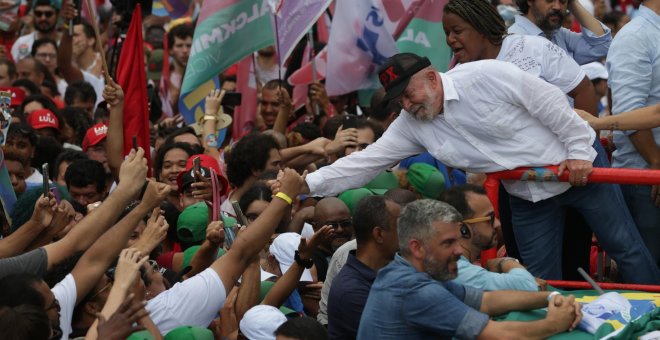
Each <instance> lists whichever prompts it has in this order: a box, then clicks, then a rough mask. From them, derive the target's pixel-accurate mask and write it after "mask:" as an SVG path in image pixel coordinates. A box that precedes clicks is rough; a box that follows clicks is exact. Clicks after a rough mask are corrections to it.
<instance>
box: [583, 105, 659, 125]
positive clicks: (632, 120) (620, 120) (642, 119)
mask: <svg viewBox="0 0 660 340" xmlns="http://www.w3.org/2000/svg"><path fill="white" fill-rule="evenodd" d="M576 111H577V110H576ZM577 113H578V114H580V117H582V118H583V119H584V120H586V121H587V122H588V123H589V125H591V127H592V128H594V130H644V129H653V128H656V127H660V104H656V105H653V106H647V107H643V108H640V109H637V110H633V111H629V112H624V113H620V114H617V115H613V116H605V117H601V118H596V117H592V116H591V115H585V114H584V111H577Z"/></svg>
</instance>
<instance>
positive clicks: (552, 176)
mask: <svg viewBox="0 0 660 340" xmlns="http://www.w3.org/2000/svg"><path fill="white" fill-rule="evenodd" d="M558 168H559V167H558V166H556V165H554V166H548V167H538V168H518V169H514V170H505V171H498V172H492V173H490V174H488V176H489V177H493V178H495V179H513V180H519V181H537V182H568V171H565V172H564V173H563V174H562V175H561V176H557V172H558V171H557V169H558ZM588 181H589V182H592V183H616V184H642V185H660V170H648V169H625V168H594V169H593V172H592V173H591V174H590V175H589V178H588Z"/></svg>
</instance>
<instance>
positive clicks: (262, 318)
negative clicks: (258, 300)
mask: <svg viewBox="0 0 660 340" xmlns="http://www.w3.org/2000/svg"><path fill="white" fill-rule="evenodd" d="M285 322H286V316H284V314H282V312H280V310H279V309H277V308H275V307H273V306H268V305H257V306H254V307H252V308H250V309H249V310H248V311H247V312H245V315H243V319H241V322H240V324H239V326H240V328H241V332H242V333H243V335H245V337H247V338H248V339H250V340H275V331H276V330H277V328H278V327H280V326H281V325H282V324H283V323H285Z"/></svg>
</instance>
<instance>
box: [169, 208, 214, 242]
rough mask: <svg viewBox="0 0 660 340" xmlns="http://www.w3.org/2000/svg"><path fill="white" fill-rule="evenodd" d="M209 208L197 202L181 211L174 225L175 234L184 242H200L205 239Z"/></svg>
mask: <svg viewBox="0 0 660 340" xmlns="http://www.w3.org/2000/svg"><path fill="white" fill-rule="evenodd" d="M208 219H209V208H208V206H207V205H206V203H205V202H198V203H195V204H193V205H191V206H188V207H187V208H185V209H183V211H182V212H181V214H180V215H179V220H178V221H177V223H176V234H177V236H178V237H179V240H181V241H184V242H201V241H204V239H205V238H206V226H207V224H208Z"/></svg>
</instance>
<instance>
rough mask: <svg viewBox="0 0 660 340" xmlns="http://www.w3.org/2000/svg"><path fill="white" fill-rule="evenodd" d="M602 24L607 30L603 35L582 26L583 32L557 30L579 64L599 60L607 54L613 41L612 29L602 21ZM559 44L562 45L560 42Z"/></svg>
mask: <svg viewBox="0 0 660 340" xmlns="http://www.w3.org/2000/svg"><path fill="white" fill-rule="evenodd" d="M600 26H601V27H602V28H603V30H604V31H605V33H604V34H602V35H596V34H595V33H594V32H592V31H590V30H588V29H586V28H585V27H582V33H575V32H571V31H569V30H567V29H560V30H559V31H558V32H557V34H559V35H560V36H559V37H558V39H561V40H563V43H564V44H565V45H566V49H567V51H569V53H571V54H572V56H573V59H575V61H576V62H577V63H578V64H580V65H584V64H587V63H590V62H592V61H597V60H598V59H600V58H603V57H605V56H606V55H607V51H608V50H609V48H610V44H611V43H612V32H611V30H610V29H609V28H608V27H607V26H605V25H603V23H600ZM558 44H559V45H561V43H560V42H558Z"/></svg>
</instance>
